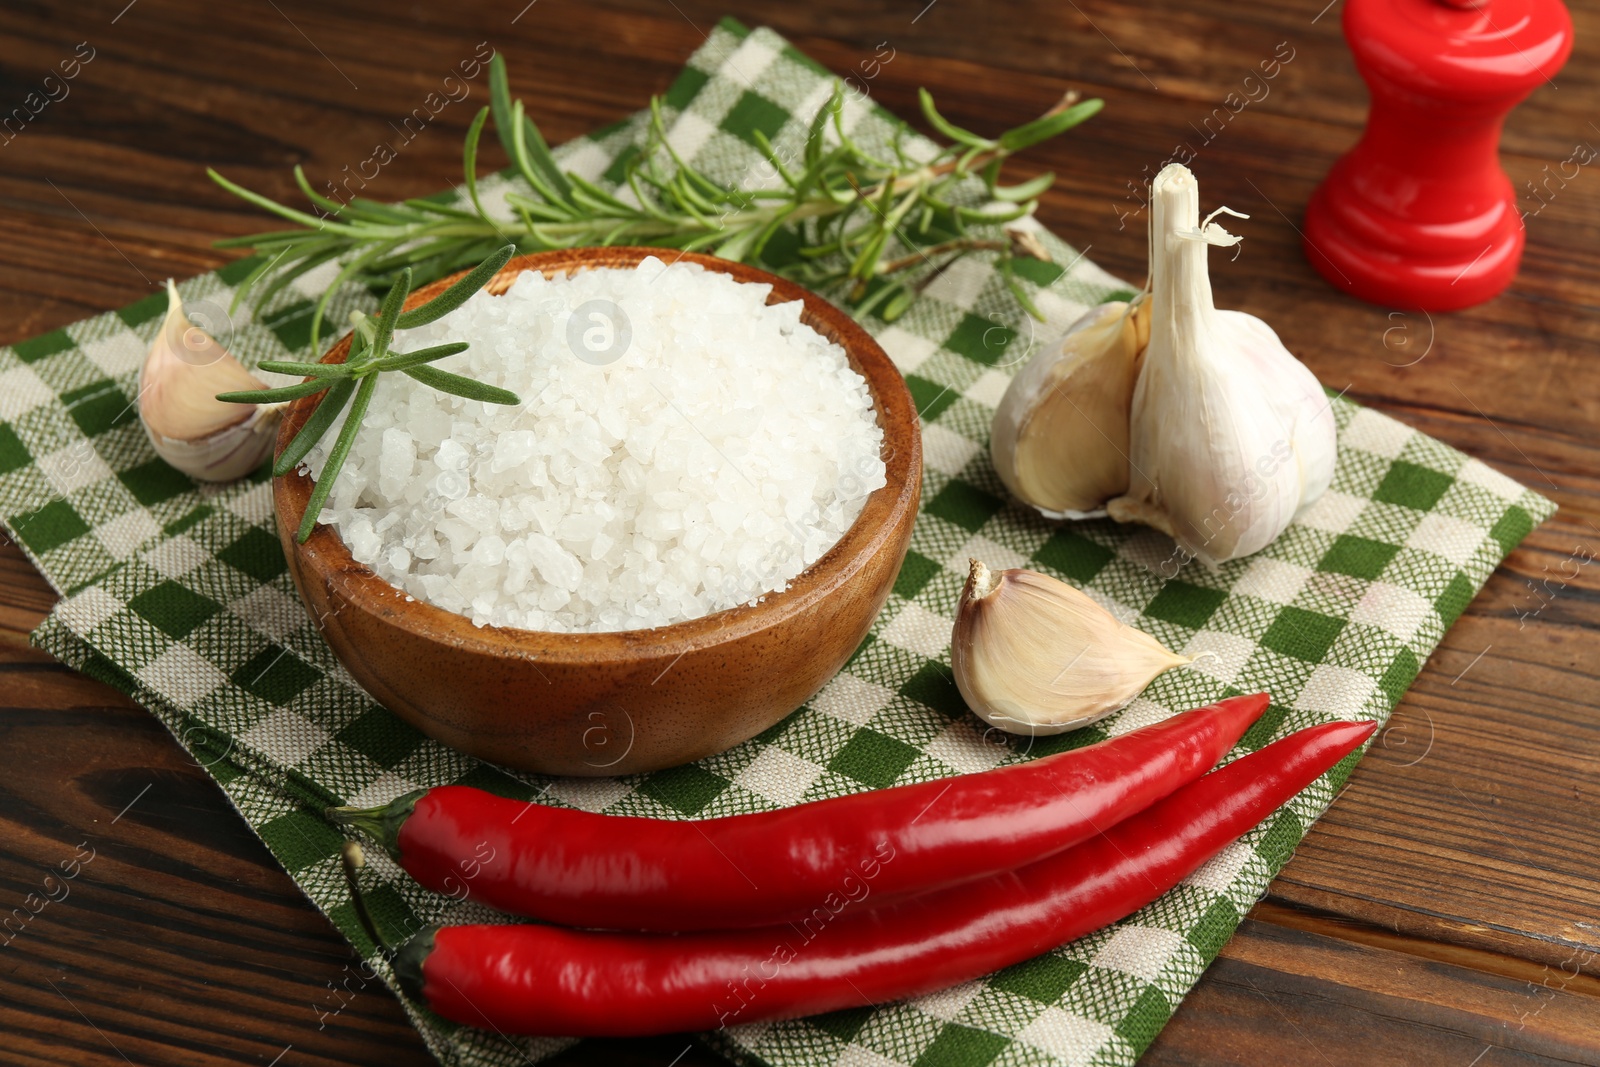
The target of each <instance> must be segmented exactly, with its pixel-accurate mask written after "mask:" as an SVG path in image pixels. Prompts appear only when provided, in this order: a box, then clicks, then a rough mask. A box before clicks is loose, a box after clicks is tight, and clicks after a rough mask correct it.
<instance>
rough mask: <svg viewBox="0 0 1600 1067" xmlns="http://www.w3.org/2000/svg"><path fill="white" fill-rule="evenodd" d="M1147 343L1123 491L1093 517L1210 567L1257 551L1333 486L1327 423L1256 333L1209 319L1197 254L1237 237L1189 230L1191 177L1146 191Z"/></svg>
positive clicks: (1281, 353)
mask: <svg viewBox="0 0 1600 1067" xmlns="http://www.w3.org/2000/svg"><path fill="white" fill-rule="evenodd" d="M1150 193H1151V196H1150V199H1151V248H1150V273H1151V305H1152V319H1151V325H1150V344H1149V346H1148V347H1147V348H1146V349H1145V353H1144V362H1143V365H1142V367H1141V369H1140V371H1139V380H1138V384H1137V385H1136V387H1135V388H1134V393H1133V410H1132V416H1131V418H1130V422H1129V450H1128V459H1129V466H1130V468H1131V471H1130V476H1129V486H1128V492H1127V494H1126V495H1125V496H1123V497H1120V498H1118V499H1115V500H1112V501H1111V502H1110V503H1109V504H1108V505H1107V511H1108V512H1109V513H1110V515H1111V517H1112V518H1113V519H1116V520H1117V521H1119V522H1143V523H1147V524H1148V525H1151V526H1154V527H1156V528H1157V529H1160V530H1162V531H1164V532H1166V533H1168V534H1170V535H1171V536H1172V537H1173V539H1174V540H1176V541H1177V542H1178V544H1179V545H1181V546H1182V547H1183V548H1184V549H1185V550H1186V551H1187V552H1189V553H1190V554H1192V555H1194V556H1197V557H1199V558H1200V559H1202V560H1203V561H1205V562H1207V563H1220V562H1222V561H1224V560H1230V559H1237V558H1239V557H1241V556H1248V555H1250V554H1252V553H1254V552H1258V551H1260V550H1261V549H1263V548H1265V547H1266V546H1267V545H1269V544H1271V543H1272V541H1273V540H1274V539H1276V538H1277V537H1278V535H1279V534H1281V533H1282V532H1283V531H1284V529H1285V528H1286V527H1287V526H1288V525H1289V523H1290V521H1292V520H1293V518H1294V517H1295V515H1296V514H1298V513H1299V512H1300V511H1302V510H1303V509H1304V508H1305V507H1307V506H1308V505H1310V504H1311V502H1312V501H1314V500H1316V498H1317V497H1318V496H1320V495H1321V494H1322V492H1323V491H1324V490H1325V489H1327V487H1328V483H1329V482H1330V481H1331V480H1332V478H1333V467H1334V459H1335V455H1336V448H1337V446H1336V442H1335V428H1334V421H1333V413H1332V410H1331V409H1330V407H1329V404H1328V399H1327V396H1326V394H1324V393H1323V391H1322V387H1321V385H1320V384H1318V382H1317V380H1316V378H1315V376H1313V375H1312V373H1311V372H1310V371H1309V370H1307V369H1306V367H1305V366H1304V365H1303V364H1302V363H1301V362H1300V361H1299V360H1297V359H1295V358H1294V356H1293V355H1291V354H1290V352H1289V350H1288V349H1287V348H1285V347H1284V346H1283V342H1281V341H1280V340H1278V335H1277V334H1276V333H1274V332H1273V331H1272V329H1271V327H1269V326H1268V325H1267V324H1266V323H1264V322H1262V321H1261V320H1260V319H1258V318H1256V317H1255V316H1253V315H1246V314H1244V313H1243V312H1238V311H1219V310H1217V308H1216V307H1215V306H1214V304H1213V301H1212V296H1211V280H1210V276H1209V274H1208V272H1207V266H1206V252H1207V249H1208V248H1209V247H1210V246H1211V245H1213V244H1218V245H1232V244H1236V243H1238V240H1239V239H1238V238H1237V237H1235V236H1233V235H1232V234H1230V233H1228V232H1227V231H1226V230H1224V229H1223V228H1222V227H1221V226H1217V225H1215V224H1212V223H1211V222H1210V220H1209V219H1208V220H1207V221H1206V222H1204V223H1202V222H1201V220H1200V192H1199V186H1198V184H1197V183H1196V182H1195V179H1194V175H1193V174H1191V173H1190V172H1189V170H1188V168H1186V167H1184V166H1182V165H1181V164H1177V163H1174V164H1171V165H1169V166H1167V167H1165V168H1163V169H1162V171H1161V173H1160V174H1157V175H1156V177H1155V180H1154V181H1153V182H1152V183H1151V186H1150Z"/></svg>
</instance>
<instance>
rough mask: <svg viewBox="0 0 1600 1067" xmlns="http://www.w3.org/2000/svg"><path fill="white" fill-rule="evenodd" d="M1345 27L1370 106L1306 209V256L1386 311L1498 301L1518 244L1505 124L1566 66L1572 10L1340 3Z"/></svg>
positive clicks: (1466, 0)
mask: <svg viewBox="0 0 1600 1067" xmlns="http://www.w3.org/2000/svg"><path fill="white" fill-rule="evenodd" d="M1344 35H1345V39H1346V40H1347V41H1348V42H1349V44H1350V50H1351V52H1352V53H1354V55H1355V61H1356V68H1357V69H1358V70H1359V71H1360V72H1361V76H1362V78H1364V79H1365V80H1366V83H1367V86H1368V87H1369V88H1370V89H1371V91H1372V112H1371V114H1370V115H1369V116H1368V118H1367V128H1366V130H1365V131H1364V132H1363V133H1362V135H1361V140H1360V142H1359V143H1357V144H1356V146H1355V147H1354V148H1352V149H1351V150H1350V151H1349V152H1348V153H1346V154H1345V155H1344V157H1343V158H1341V159H1340V160H1339V161H1338V162H1337V163H1335V164H1334V165H1333V169H1332V170H1331V171H1329V172H1328V177H1327V178H1326V179H1324V181H1323V183H1322V185H1321V186H1320V187H1319V188H1318V189H1317V191H1316V192H1315V193H1314V194H1313V195H1312V197H1311V203H1310V204H1309V205H1308V206H1307V208H1306V226H1305V233H1304V242H1305V253H1306V256H1307V258H1309V259H1310V260H1311V263H1312V265H1313V266H1315V267H1316V268H1317V270H1318V271H1319V272H1321V274H1322V276H1323V277H1324V278H1326V279H1328V281H1330V282H1332V283H1333V284H1334V285H1335V286H1337V287H1338V288H1340V289H1343V290H1344V291H1345V292H1347V293H1350V294H1352V295H1353V296H1358V297H1360V298H1361V299H1363V300H1369V301H1371V302H1372V303H1375V304H1382V305H1384V306H1387V307H1401V308H1407V309H1411V308H1421V309H1426V310H1428V311H1450V310H1454V309H1456V308H1464V307H1469V306H1471V305H1473V304H1480V303H1482V302H1483V301H1485V300H1488V299H1490V298H1491V297H1493V296H1495V295H1497V294H1498V293H1499V292H1500V291H1501V290H1502V289H1504V288H1505V287H1506V286H1508V285H1510V284H1511V279H1512V277H1514V276H1515V275H1516V273H1517V265H1518V263H1520V262H1521V260H1522V243H1523V225H1522V215H1521V213H1520V212H1519V211H1518V209H1517V197H1516V193H1515V192H1514V191H1513V190H1512V187H1511V179H1509V178H1508V177H1506V173H1505V171H1503V170H1501V169H1500V155H1499V153H1500V127H1501V125H1502V124H1503V123H1504V122H1505V117H1506V115H1507V114H1508V113H1509V112H1510V111H1511V109H1512V108H1513V107H1515V106H1516V105H1517V104H1518V103H1520V102H1521V101H1522V99H1523V98H1524V97H1526V96H1527V95H1528V94H1529V93H1530V92H1532V91H1533V90H1534V89H1536V88H1538V87H1539V86H1541V85H1544V84H1546V83H1548V82H1550V80H1551V79H1552V78H1553V77H1554V76H1555V74H1556V72H1557V71H1559V70H1560V69H1561V66H1562V64H1564V63H1565V62H1566V61H1567V55H1568V53H1570V52H1571V51H1572V18H1571V16H1570V15H1568V14H1567V9H1566V7H1565V6H1564V5H1563V4H1562V3H1561V0H1480V2H1476V3H1475V2H1473V0H1345V7H1344Z"/></svg>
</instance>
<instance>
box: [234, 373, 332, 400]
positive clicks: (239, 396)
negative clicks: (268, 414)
mask: <svg viewBox="0 0 1600 1067" xmlns="http://www.w3.org/2000/svg"><path fill="white" fill-rule="evenodd" d="M331 384H332V382H331V381H330V380H329V379H327V378H313V379H312V380H311V381H309V382H300V383H299V384H297V385H285V386H280V387H279V388H277V389H240V390H238V391H236V392H232V393H218V394H217V399H218V400H221V401H222V402H223V403H226V404H277V403H279V402H281V401H284V400H299V399H300V398H301V397H303V396H310V395H311V394H312V393H320V392H322V391H323V390H324V389H326V388H328V386H329V385H331Z"/></svg>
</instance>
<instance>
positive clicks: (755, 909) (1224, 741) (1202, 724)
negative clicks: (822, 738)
mask: <svg viewBox="0 0 1600 1067" xmlns="http://www.w3.org/2000/svg"><path fill="white" fill-rule="evenodd" d="M1267 700H1268V698H1267V695H1266V694H1265V693H1259V694H1256V695H1254V696H1244V697H1234V698H1232V699H1230V700H1224V701H1222V702H1220V703H1218V704H1212V705H1208V706H1207V707H1203V708H1198V709H1196V710H1194V711H1188V712H1184V713H1183V714H1181V715H1176V716H1173V717H1172V718H1170V719H1165V720H1163V721H1162V722H1159V723H1156V724H1154V725H1151V726H1146V727H1144V728H1142V729H1139V730H1134V731H1132V732H1130V733H1127V734H1124V735H1122V736H1121V737H1117V738H1113V739H1111V740H1108V741H1103V742H1100V743H1099V744H1096V745H1090V746H1087V747H1085V748H1081V749H1077V750H1074V751H1071V752H1063V753H1060V754H1058V755H1054V756H1046V757H1043V758H1041V759H1037V760H1034V761H1032V762H1029V763H1021V764H1015V765H1012V766H1007V767H1000V768H996V769H994V770H990V771H984V772H981V773H976V774H967V775H961V776H959V777H956V778H949V779H942V780H938V781H931V782H922V783H919V784H916V785H907V786H901V787H898V788H894V789H882V790H877V791H873V792H865V793H856V794H852V795H850V796H844V797H837V798H834V799H830V800H823V801H817V802H815V803H810V804H800V805H797V806H795V807H791V808H783V809H780V810H777V811H770V812H761V813H757V814H750V815H733V816H728V817H725V818H718V819H705V820H700V821H690V822H684V821H679V820H672V819H650V818H638V817H627V816H615V815H599V814H594V813H590V812H583V811H573V810H570V809H566V808H554V807H547V806H544V805H539V804H529V803H525V802H522V801H515V800H507V799H505V798H503V797H497V796H494V795H492V794H489V793H484V792H481V791H479V790H476V789H468V788H463V787H460V786H445V787H442V788H438V789H431V790H428V791H427V792H425V793H413V794H409V795H407V796H404V797H401V798H400V799H398V800H396V801H394V802H393V803H392V804H390V805H389V806H388V807H387V808H380V809H373V810H367V811H358V810H353V809H337V808H336V809H332V810H331V811H330V813H329V814H330V815H332V816H333V817H334V818H335V819H337V820H339V821H341V822H344V823H346V824H351V825H354V826H357V827H359V828H361V829H363V830H365V831H367V832H368V833H369V834H370V835H371V836H372V837H373V838H374V839H375V840H377V841H378V842H379V843H380V844H381V845H382V846H383V847H384V848H385V849H386V850H387V851H388V852H389V854H390V855H391V856H393V857H394V858H395V860H396V861H397V862H398V863H399V864H400V866H401V867H403V868H404V869H405V870H406V871H407V872H408V873H409V874H410V875H411V876H412V877H413V878H415V879H416V880H417V881H418V882H421V883H422V884H423V885H425V886H427V887H428V888H429V889H433V890H436V891H437V892H440V893H445V894H449V895H452V896H456V897H459V898H462V899H465V898H467V897H469V896H470V897H471V898H472V899H474V900H478V901H481V902H483V903H485V904H488V905H489V906H490V907H493V908H498V909H499V910H501V911H505V912H510V913H512V914H517V915H528V916H532V917H533V918H536V919H545V920H548V921H550V922H558V923H563V924H565V925H568V926H587V927H603V928H608V929H633V930H663V931H683V930H706V929H729V928H733V927H741V926H764V925H767V924H769V923H775V922H784V921H787V920H791V919H799V918H802V917H803V916H805V915H807V914H809V913H810V910H811V909H812V908H813V907H815V906H816V904H817V902H818V901H820V900H822V899H823V898H824V897H825V896H827V895H828V894H830V893H833V894H838V895H839V896H840V897H841V898H850V897H855V896H859V895H861V894H864V893H867V892H870V893H871V894H872V895H873V896H874V897H875V898H876V899H878V900H885V899H890V898H893V897H897V896H902V895H905V894H908V893H920V892H925V891H927V890H930V889H937V888H940V887H943V886H947V885H953V884H956V883H958V882H964V881H970V880H972V879H975V878H981V877H983V876H985V875H989V874H995V873H997V872H1000V871H1006V870H1011V869H1013V868H1015V867H1019V866H1021V865H1023V864H1025V863H1031V862H1033V861H1034V860H1036V859H1039V858H1041V857H1043V856H1047V855H1050V854H1051V853H1054V852H1059V851H1060V850H1062V849H1064V848H1068V847H1070V846H1072V845H1075V844H1077V843H1078V842H1080V841H1082V840H1084V839H1085V838H1087V837H1089V836H1090V835H1091V834H1093V833H1095V832H1096V831H1097V830H1100V829H1102V828H1104V827H1107V826H1111V825H1113V824H1115V823H1117V822H1120V821H1121V820H1123V819H1124V818H1126V817H1128V816H1129V815H1132V814H1133V813H1134V812H1136V811H1142V810H1143V809H1145V808H1147V807H1149V806H1150V805H1151V804H1153V803H1154V802H1155V801H1157V800H1159V799H1161V798H1162V797H1164V796H1166V795H1167V794H1169V793H1171V792H1172V791H1173V790H1174V789H1177V788H1178V787H1180V786H1182V785H1184V784H1186V783H1188V782H1192V781H1194V780H1195V779H1196V778H1198V777H1200V776H1201V775H1202V774H1204V773H1205V772H1206V771H1208V770H1210V769H1211V768H1212V767H1213V766H1215V765H1216V762H1217V760H1218V759H1220V758H1221V757H1222V755H1223V754H1224V753H1226V752H1227V751H1228V749H1230V748H1231V747H1232V746H1233V744H1234V742H1235V741H1237V740H1238V739H1239V737H1240V735H1241V734H1243V733H1244V731H1245V730H1246V729H1247V728H1248V727H1249V725H1250V724H1251V723H1252V722H1254V721H1255V720H1256V719H1257V718H1259V717H1260V715H1261V713H1262V711H1263V710H1265V708H1266V706H1267ZM886 852H892V853H893V855H894V858H895V859H894V863H893V864H892V865H891V864H888V863H886V862H885V853H886Z"/></svg>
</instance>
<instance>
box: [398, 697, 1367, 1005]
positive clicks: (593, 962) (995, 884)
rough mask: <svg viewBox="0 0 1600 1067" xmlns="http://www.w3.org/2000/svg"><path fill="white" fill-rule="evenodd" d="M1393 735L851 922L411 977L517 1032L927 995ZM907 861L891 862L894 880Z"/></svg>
mask: <svg viewBox="0 0 1600 1067" xmlns="http://www.w3.org/2000/svg"><path fill="white" fill-rule="evenodd" d="M1376 727H1377V724H1376V723H1372V722H1360V723H1343V722H1341V723H1328V724H1325V725H1322V726H1314V727H1312V728H1310V729H1307V730H1301V731H1300V732H1298V733H1295V734H1293V735H1291V736H1289V737H1286V738H1284V739H1283V740H1281V741H1278V742H1276V743H1275V744H1271V745H1268V746H1267V747H1266V748H1263V749H1261V750H1260V751H1258V752H1255V753H1253V754H1252V755H1248V756H1244V757H1242V758H1240V759H1237V760H1235V761H1234V762H1233V763H1230V764H1229V765H1228V766H1226V767H1223V768H1222V769H1221V770H1217V771H1214V772H1212V773H1211V774H1208V775H1206V776H1205V777H1203V778H1200V779H1199V780H1197V781H1195V782H1192V783H1190V784H1189V785H1187V786H1184V787H1183V788H1182V789H1179V790H1178V791H1177V792H1175V793H1173V794H1172V795H1171V796H1169V797H1167V798H1166V799H1165V800H1163V801H1160V802H1158V803H1157V804H1155V805H1154V806H1152V807H1151V808H1149V809H1148V810H1146V811H1144V812H1141V813H1139V814H1137V815H1134V816H1132V817H1131V818H1129V819H1127V820H1126V821H1124V822H1121V823H1119V824H1117V825H1116V826H1114V827H1111V828H1110V829H1108V830H1106V831H1105V832H1104V833H1102V834H1100V835H1099V836H1098V837H1095V838H1093V839H1091V840H1089V841H1086V842H1084V843H1083V844H1080V845H1078V846H1077V847H1075V848H1072V849H1069V850H1067V851H1065V852H1061V853H1057V854H1056V855H1054V856H1051V857H1049V858H1047V859H1043V860H1040V861H1039V862H1037V863H1034V864H1031V865H1029V866H1027V867H1023V868H1021V869H1019V870H1016V871H1012V872H1009V873H1006V874H999V875H994V876H991V877H988V878H984V879H981V880H979V881H976V882H970V883H967V884H965V885H958V886H954V887H951V888H948V889H942V890H938V891H936V892H933V893H928V894H924V895H921V896H916V897H911V898H908V899H906V900H904V901H902V902H899V903H895V904H888V905H885V906H883V907H876V908H860V909H851V910H846V909H841V911H842V912H843V913H842V914H840V913H836V912H835V911H833V910H832V909H831V908H830V907H826V906H824V905H823V904H822V902H821V901H820V900H819V901H817V902H815V903H816V908H815V910H814V911H813V913H812V916H811V917H810V918H808V919H806V920H804V921H802V922H800V923H796V924H789V925H784V926H773V927H768V928H764V929H756V930H733V931H718V932H703V933H695V934H683V935H679V936H669V935H663V934H638V933H634V934H625V933H604V932H596V931H579V930H568V929H563V928H561V927H554V926H535V925H511V926H505V925H497V926H449V927H444V928H438V927H432V928H429V929H426V930H424V931H423V932H421V933H420V934H418V935H417V936H416V937H414V938H412V939H411V940H410V941H409V942H407V943H406V944H405V945H404V946H402V947H401V949H400V950H399V952H398V953H397V954H396V956H395V960H394V965H395V973H396V974H397V975H398V976H399V978H400V981H401V984H402V986H403V987H404V988H405V989H406V991H407V993H408V994H409V995H411V996H412V997H413V998H417V999H421V1000H422V1001H423V1002H425V1003H426V1004H427V1005H428V1006H429V1007H430V1008H432V1009H433V1010H434V1011H436V1012H438V1013H439V1014H440V1015H442V1016H444V1017H445V1018H447V1019H452V1020H454V1021H456V1022H461V1023H467V1024H470V1025H473V1026H480V1027H486V1028H490V1029H494V1030H497V1031H500V1032H501V1033H508V1034H511V1033H516V1034H550V1035H554V1034H563V1035H571V1036H623V1035H641V1034H662V1033H674V1032H680V1031H687V1030H705V1029H711V1028H716V1027H722V1026H727V1025H732V1024H734V1023H747V1022H757V1021H760V1020H764V1019H784V1018H792V1017H794V1016H800V1015H812V1014H816V1013H819V1012H826V1011H834V1010H837V1009H841V1008H850V1007H860V1006H862V1005H863V1004H869V1003H870V1004H879V1003H884V1002H886V1001H892V1000H899V999H901V998H904V997H911V996H918V995H920V994H923V993H928V992H932V991H933V990H936V989H942V988H945V987H948V986H951V985H954V984H956V983H958V982H962V981H966V980H968V979H971V978H976V977H978V976H979V975H983V974H987V973H989V972H990V971H994V970H996V969H998V968H1001V967H1005V966H1009V965H1010V964H1013V963H1018V962H1020V961H1022V960H1025V959H1029V958H1031V957H1033V956H1036V955H1038V954H1040V953H1042V952H1045V951H1047V950H1049V949H1051V948H1054V947H1055V946H1057V945H1060V944H1062V943H1063V942H1066V941H1070V940H1072V939H1073V938H1076V937H1079V936H1081V935H1083V934H1086V933H1088V932H1089V931H1091V930H1095V929H1098V928H1099V927H1102V926H1104V925H1106V924H1107V923H1111V922H1115V921H1116V920H1118V919H1121V918H1123V917H1124V916H1127V915H1129V914H1131V913H1132V912H1134V911H1136V910H1138V909H1139V908H1141V907H1143V906H1144V905H1145V904H1148V903H1149V902H1151V901H1152V900H1154V899H1156V897H1158V896H1160V895H1161V894H1162V893H1165V892H1166V891H1167V890H1169V889H1171V888H1172V887H1173V886H1175V885H1177V884H1178V882H1179V881H1181V880H1182V879H1183V878H1184V877H1186V876H1187V875H1189V874H1190V873H1192V872H1193V871H1194V870H1195V869H1196V868H1198V867H1199V866H1200V865H1201V864H1202V863H1204V862H1205V861H1206V860H1208V859H1209V858H1211V857H1212V856H1213V855H1215V854H1216V853H1217V852H1219V851H1220V850H1221V849H1222V848H1223V847H1224V846H1225V845H1226V844H1227V843H1228V842H1230V841H1232V840H1234V839H1235V838H1237V837H1238V836H1239V835H1240V834H1242V833H1244V832H1245V831H1246V830H1248V829H1249V828H1250V827H1252V826H1254V825H1255V824H1256V823H1258V822H1260V821H1261V820H1262V819H1264V818H1266V817H1267V816H1268V815H1270V814H1271V813H1272V812H1273V811H1274V810H1275V809H1277V808H1278V807H1279V806H1280V805H1282V804H1283V803H1284V802H1285V801H1287V800H1288V799H1289V798H1290V797H1292V796H1294V795H1295V794H1296V793H1298V792H1299V791H1300V790H1302V789H1304V788H1305V787H1306V786H1307V785H1309V784H1310V783H1311V782H1312V781H1313V780H1315V779H1316V778H1317V777H1318V776H1319V775H1321V774H1322V773H1323V772H1324V771H1326V770H1327V769H1328V768H1330V767H1332V766H1333V765H1334V764H1335V763H1337V762H1338V761H1339V760H1340V759H1342V758H1343V757H1344V756H1345V755H1346V754H1348V753H1349V752H1351V751H1352V750H1354V749H1355V748H1356V747H1357V746H1358V745H1360V744H1361V742H1362V741H1364V740H1366V738H1367V737H1369V736H1370V735H1371V734H1372V731H1373V730H1374V729H1376ZM899 861H900V858H899V856H898V855H895V856H893V857H891V858H890V859H888V860H886V861H885V864H884V869H885V871H888V870H892V869H893V867H894V865H895V864H896V863H898V862H899Z"/></svg>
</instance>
